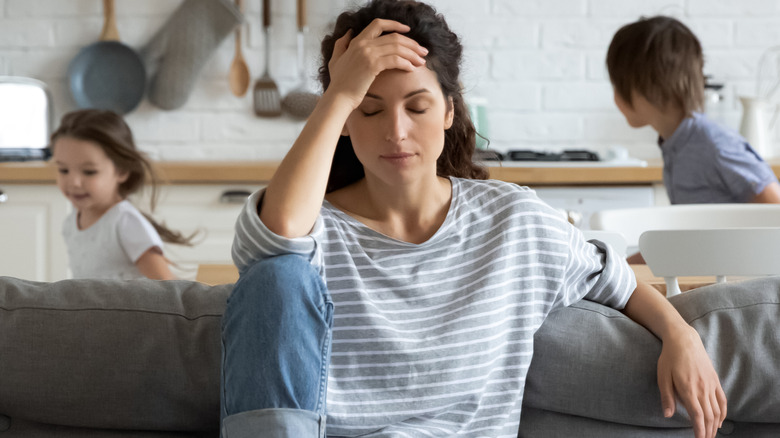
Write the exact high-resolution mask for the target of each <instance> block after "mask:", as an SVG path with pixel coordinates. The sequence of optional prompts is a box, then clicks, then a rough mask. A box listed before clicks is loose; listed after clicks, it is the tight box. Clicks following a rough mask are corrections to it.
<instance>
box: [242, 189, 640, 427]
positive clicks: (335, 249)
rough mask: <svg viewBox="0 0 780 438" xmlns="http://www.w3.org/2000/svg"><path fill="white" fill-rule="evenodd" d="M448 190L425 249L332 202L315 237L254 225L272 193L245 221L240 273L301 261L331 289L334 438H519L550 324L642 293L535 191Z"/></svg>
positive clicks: (619, 262)
mask: <svg viewBox="0 0 780 438" xmlns="http://www.w3.org/2000/svg"><path fill="white" fill-rule="evenodd" d="M451 181H452V202H451V203H450V207H449V211H448V212H447V217H446V219H445V221H444V223H443V224H442V226H441V227H440V228H439V230H438V231H437V232H436V233H435V234H434V235H433V236H432V237H431V238H430V239H429V240H428V241H426V242H424V243H421V244H412V243H408V242H403V241H399V240H396V239H393V238H390V237H387V236H385V235H383V234H380V233H378V232H376V231H374V230H372V229H370V228H368V227H367V226H365V225H364V224H362V223H361V222H359V221H357V220H355V219H354V218H352V217H350V216H348V215H347V214H345V213H344V212H342V211H340V210H338V209H337V208H335V207H334V206H333V205H331V204H330V203H328V202H327V201H325V202H324V203H323V206H322V209H321V212H320V215H319V217H318V219H317V221H316V223H315V225H314V228H313V230H312V232H311V233H310V234H309V235H307V236H304V237H300V238H296V239H287V238H283V237H281V236H278V235H276V234H274V233H272V232H271V231H269V230H268V229H267V228H266V227H265V226H264V225H263V223H262V222H261V221H260V219H259V217H258V214H257V205H258V202H260V201H261V199H262V192H257V193H255V194H253V195H252V196H251V197H250V200H249V201H248V203H247V205H246V207H245V209H244V211H243V212H242V213H241V215H240V217H239V219H238V222H237V224H236V237H235V241H234V244H233V259H234V261H235V263H236V265H237V266H238V268H239V270H243V269H245V268H246V267H247V266H249V265H250V264H252V263H253V262H254V261H256V260H259V259H263V258H266V257H270V256H274V255H279V254H288V253H294V254H300V255H302V256H304V257H307V258H308V259H310V260H311V263H312V264H313V265H314V266H315V267H317V268H318V269H319V271H320V273H321V275H322V276H323V278H324V280H325V282H326V284H327V286H328V290H329V292H330V294H331V296H332V299H333V303H334V327H333V344H332V354H331V366H330V371H329V377H328V394H327V416H328V418H327V433H328V436H339V437H341V436H350V437H351V436H366V437H393V438H395V437H453V436H458V437H512V438H514V437H516V436H517V430H518V427H519V423H520V409H521V406H522V402H523V388H524V386H525V377H526V374H527V371H528V366H529V364H530V363H531V356H532V354H533V336H534V333H535V332H536V330H537V329H538V328H539V326H540V325H541V324H542V322H543V321H544V319H545V317H546V316H547V314H548V313H549V312H550V311H551V310H552V309H554V308H556V307H558V306H566V305H569V304H571V303H574V302H576V301H578V300H580V299H582V298H587V299H591V300H595V301H598V302H601V303H604V304H607V305H610V306H612V307H615V308H622V307H623V306H624V305H625V303H626V301H627V300H628V298H629V296H630V295H631V292H632V291H633V290H634V288H635V285H636V282H635V279H634V276H633V273H632V272H631V270H630V269H629V267H628V265H627V264H626V263H625V261H624V260H623V259H622V258H621V257H619V256H618V255H617V254H616V253H614V252H613V251H612V250H611V249H610V248H608V247H604V246H601V245H599V246H597V245H595V244H591V243H588V242H585V241H584V240H583V237H582V234H581V233H580V232H579V231H578V230H577V229H576V228H574V227H572V226H570V225H569V224H568V223H567V222H566V221H565V220H564V219H563V218H562V217H561V215H560V214H559V213H558V212H557V211H555V210H554V209H552V208H551V207H549V206H548V205H546V204H545V203H544V202H542V201H541V200H539V198H537V197H536V195H535V193H534V192H533V191H532V190H530V189H528V188H524V187H520V186H517V185H514V184H509V183H504V182H500V181H493V180H489V181H477V180H467V179H458V178H451ZM572 360H576V359H575V358H572Z"/></svg>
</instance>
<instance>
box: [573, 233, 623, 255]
mask: <svg viewBox="0 0 780 438" xmlns="http://www.w3.org/2000/svg"><path fill="white" fill-rule="evenodd" d="M582 235H583V237H585V240H591V239H596V240H600V241H602V242H604V243H606V244H607V245H609V246H611V247H612V248H613V249H614V250H615V252H617V253H618V255H619V256H620V257H623V258H625V257H626V250H627V249H628V244H627V243H626V239H625V238H624V237H623V235H622V234H620V233H618V232H615V231H604V230H582Z"/></svg>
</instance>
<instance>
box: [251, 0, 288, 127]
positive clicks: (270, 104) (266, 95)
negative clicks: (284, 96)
mask: <svg viewBox="0 0 780 438" xmlns="http://www.w3.org/2000/svg"><path fill="white" fill-rule="evenodd" d="M270 27H271V0H263V34H264V37H265V66H264V68H263V75H262V76H261V77H260V79H258V80H256V81H255V86H254V90H253V93H252V94H253V97H254V107H255V114H257V115H258V116H260V117H278V116H280V115H282V106H281V97H280V95H279V87H277V86H276V82H274V80H273V79H272V78H271V75H270V73H269V68H268V67H269V64H270V63H271V56H270V53H271V41H270V32H269V28H270Z"/></svg>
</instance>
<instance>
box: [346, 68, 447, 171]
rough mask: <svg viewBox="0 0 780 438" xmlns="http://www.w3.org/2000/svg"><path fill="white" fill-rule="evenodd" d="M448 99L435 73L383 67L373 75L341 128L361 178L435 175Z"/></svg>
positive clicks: (444, 128) (441, 146)
mask: <svg viewBox="0 0 780 438" xmlns="http://www.w3.org/2000/svg"><path fill="white" fill-rule="evenodd" d="M452 119H453V110H452V102H451V101H450V100H449V99H445V98H444V95H443V93H442V90H441V87H440V85H439V81H438V79H437V78H436V73H434V72H433V71H431V70H429V69H428V68H426V67H418V68H416V69H415V70H414V71H412V72H406V71H401V70H386V71H384V72H382V73H380V74H379V76H377V77H376V79H375V80H374V82H373V84H372V85H371V87H370V88H369V90H368V93H366V97H365V98H364V99H363V102H362V103H361V104H360V106H359V107H358V108H357V109H356V110H355V111H353V112H352V114H351V115H350V116H349V118H348V119H347V122H346V125H345V127H344V134H345V135H349V137H350V139H351V141H352V146H353V148H354V150H355V155H357V158H358V159H359V160H360V162H361V163H362V164H363V167H364V169H365V172H366V177H367V178H371V177H376V178H379V179H380V180H382V181H384V182H385V183H386V184H391V185H396V184H403V183H404V182H411V181H417V180H420V179H422V178H426V177H435V176H436V160H437V159H438V158H439V155H441V153H442V150H443V148H444V131H445V130H446V129H448V128H449V127H450V126H452Z"/></svg>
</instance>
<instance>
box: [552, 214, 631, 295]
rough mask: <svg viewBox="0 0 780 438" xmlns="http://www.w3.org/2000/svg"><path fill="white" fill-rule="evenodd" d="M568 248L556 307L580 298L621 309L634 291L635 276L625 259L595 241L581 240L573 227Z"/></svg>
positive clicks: (580, 234)
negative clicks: (558, 303)
mask: <svg viewBox="0 0 780 438" xmlns="http://www.w3.org/2000/svg"><path fill="white" fill-rule="evenodd" d="M569 248H570V251H569V260H568V263H567V265H566V269H565V271H564V278H563V283H562V289H561V293H560V296H559V300H560V301H561V303H560V304H562V305H564V306H568V305H570V304H573V303H575V302H577V301H579V300H581V299H583V298H584V299H587V300H589V301H595V302H598V303H601V304H604V305H607V306H610V307H613V308H615V309H622V308H623V307H625V305H626V303H627V302H628V299H629V298H630V297H631V294H632V293H633V291H634V289H636V277H635V276H634V272H633V271H632V270H631V267H630V266H628V263H627V262H626V260H625V259H624V258H623V257H622V256H620V254H618V253H617V252H616V251H615V250H614V249H613V248H612V247H611V246H609V245H607V244H605V243H603V242H601V241H599V240H590V241H585V239H584V237H583V236H582V233H581V232H580V231H579V230H578V229H576V228H574V227H571V232H570V233H569Z"/></svg>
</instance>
